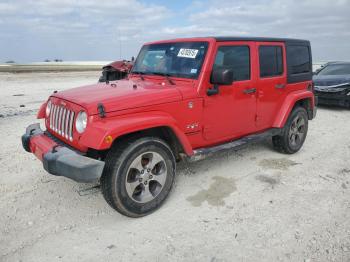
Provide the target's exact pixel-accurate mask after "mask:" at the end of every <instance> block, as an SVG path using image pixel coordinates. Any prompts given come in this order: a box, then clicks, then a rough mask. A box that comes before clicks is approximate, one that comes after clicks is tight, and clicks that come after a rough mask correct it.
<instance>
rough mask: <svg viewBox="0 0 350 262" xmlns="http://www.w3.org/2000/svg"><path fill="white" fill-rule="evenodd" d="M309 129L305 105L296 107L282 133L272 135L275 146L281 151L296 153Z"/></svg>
mask: <svg viewBox="0 0 350 262" xmlns="http://www.w3.org/2000/svg"><path fill="white" fill-rule="evenodd" d="M307 131H308V116H307V112H306V110H305V108H303V107H296V108H295V109H293V111H292V112H291V114H290V116H289V118H288V120H287V123H286V125H285V126H284V128H283V131H282V134H281V135H277V136H274V137H272V143H273V146H274V148H275V149H276V150H277V151H279V152H282V153H286V154H294V153H296V152H298V151H299V150H300V148H301V147H302V146H303V144H304V142H305V138H306V135H307Z"/></svg>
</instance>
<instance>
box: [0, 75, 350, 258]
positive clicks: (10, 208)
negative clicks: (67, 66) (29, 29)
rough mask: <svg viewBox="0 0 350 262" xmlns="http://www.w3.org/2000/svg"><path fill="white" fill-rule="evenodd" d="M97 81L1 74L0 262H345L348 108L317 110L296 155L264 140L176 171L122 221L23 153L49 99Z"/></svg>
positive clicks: (91, 193)
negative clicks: (146, 206)
mask: <svg viewBox="0 0 350 262" xmlns="http://www.w3.org/2000/svg"><path fill="white" fill-rule="evenodd" d="M98 76H99V73H98V72H86V73H82V72H80V73H40V74H17V75H16V74H0V92H1V97H0V136H1V138H2V141H1V149H0V174H1V175H0V261H35V262H40V261H191V262H192V261H269V262H270V261H345V262H348V261H350V162H349V161H350V121H349V119H350V110H345V109H331V108H321V109H319V111H318V115H317V118H316V119H315V120H314V121H312V122H311V123H310V126H309V134H308V137H307V139H306V143H305V145H304V147H303V148H302V150H301V151H300V152H299V153H297V154H295V155H282V154H279V153H276V152H274V151H273V150H272V148H271V143H270V142H269V141H266V142H262V143H258V144H252V145H249V146H247V147H245V148H243V149H241V150H239V151H235V150H231V151H228V152H222V153H219V154H216V155H214V156H212V157H210V158H207V159H205V160H202V161H199V162H195V163H180V165H179V167H178V176H177V178H176V183H175V186H174V188H173V190H172V192H171V194H170V196H169V198H168V200H167V201H166V203H165V204H164V205H163V206H162V207H161V208H160V209H159V210H158V211H156V212H155V213H153V214H152V215H149V216H147V217H144V218H140V219H131V218H127V217H124V216H122V215H120V214H119V213H117V212H115V211H114V210H112V209H111V208H110V207H109V206H108V205H107V204H106V202H105V201H104V199H103V197H102V195H101V193H100V191H99V185H97V184H96V185H91V184H78V183H75V182H73V181H70V180H69V179H65V178H62V177H54V176H51V175H48V174H47V173H46V172H45V171H44V170H43V168H42V164H41V163H40V161H38V160H37V159H36V158H35V157H34V156H33V155H31V154H28V153H26V152H25V151H24V150H23V149H22V146H21V144H20V136H21V135H22V133H23V132H24V129H25V127H26V126H27V125H29V124H30V123H33V122H35V121H37V120H36V119H35V112H36V111H37V109H38V108H39V106H40V103H41V102H42V101H43V100H45V99H46V98H47V97H48V96H49V94H50V93H52V91H54V90H62V89H66V88H69V87H72V86H77V85H83V84H87V83H92V82H95V81H97V78H98Z"/></svg>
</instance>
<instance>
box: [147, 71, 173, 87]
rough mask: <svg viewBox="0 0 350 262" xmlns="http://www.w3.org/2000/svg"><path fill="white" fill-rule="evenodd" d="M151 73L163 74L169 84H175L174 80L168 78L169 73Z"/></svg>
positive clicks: (153, 73) (155, 73)
mask: <svg viewBox="0 0 350 262" xmlns="http://www.w3.org/2000/svg"><path fill="white" fill-rule="evenodd" d="M152 75H158V76H165V78H166V80H168V82H169V84H171V85H175V83H174V81H173V80H171V79H170V76H171V75H170V74H167V73H160V72H152Z"/></svg>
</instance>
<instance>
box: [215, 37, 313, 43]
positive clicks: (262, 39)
mask: <svg viewBox="0 0 350 262" xmlns="http://www.w3.org/2000/svg"><path fill="white" fill-rule="evenodd" d="M212 38H214V39H215V40H216V41H218V42H228V41H257V42H289V43H295V42H298V43H301V42H303V43H307V44H310V41H309V40H303V39H294V38H275V37H247V36H213V37H212Z"/></svg>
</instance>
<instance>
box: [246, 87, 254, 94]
mask: <svg viewBox="0 0 350 262" xmlns="http://www.w3.org/2000/svg"><path fill="white" fill-rule="evenodd" d="M255 92H256V88H248V89H244V90H243V93H245V94H253V93H255Z"/></svg>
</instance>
